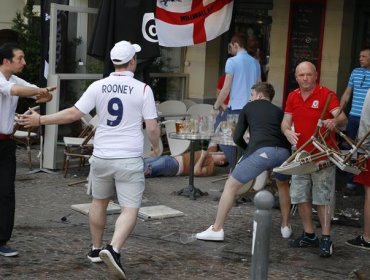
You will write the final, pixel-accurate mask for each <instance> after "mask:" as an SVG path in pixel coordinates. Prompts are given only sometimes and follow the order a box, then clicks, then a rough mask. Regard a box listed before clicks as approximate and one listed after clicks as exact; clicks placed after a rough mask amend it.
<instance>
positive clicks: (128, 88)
mask: <svg viewBox="0 0 370 280" xmlns="http://www.w3.org/2000/svg"><path fill="white" fill-rule="evenodd" d="M75 107H76V108H77V109H78V110H80V111H81V112H82V113H84V114H87V113H89V112H90V111H91V110H92V109H93V108H96V113H97V114H98V116H99V122H98V126H97V130H96V132H95V136H94V152H93V155H94V156H96V157H99V158H130V157H140V156H142V154H143V143H144V136H143V133H142V125H143V120H146V119H155V118H157V111H156V107H155V102H154V96H153V91H152V89H151V88H150V87H149V86H148V85H146V84H145V83H143V82H141V81H139V80H136V79H135V78H134V74H133V73H132V72H130V71H124V72H114V73H111V74H110V76H109V77H107V78H104V79H101V80H99V81H96V82H94V83H92V84H91V85H90V86H89V87H88V89H87V90H86V91H85V93H84V94H83V95H82V96H81V98H80V99H79V100H78V101H77V102H76V104H75Z"/></svg>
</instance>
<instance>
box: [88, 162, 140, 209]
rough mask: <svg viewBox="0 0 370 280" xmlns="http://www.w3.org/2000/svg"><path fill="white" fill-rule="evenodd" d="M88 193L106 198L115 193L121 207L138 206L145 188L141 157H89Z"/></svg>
mask: <svg viewBox="0 0 370 280" xmlns="http://www.w3.org/2000/svg"><path fill="white" fill-rule="evenodd" d="M89 161H90V174H89V187H88V191H87V192H88V194H89V195H92V196H93V197H94V198H97V199H108V198H110V197H112V196H113V195H114V191H116V193H117V198H118V202H119V204H120V206H121V207H129V208H140V206H141V199H142V196H143V192H144V189H145V178H144V163H143V159H142V158H141V157H137V158H127V159H101V158H97V157H94V156H92V157H91V158H90V160H89Z"/></svg>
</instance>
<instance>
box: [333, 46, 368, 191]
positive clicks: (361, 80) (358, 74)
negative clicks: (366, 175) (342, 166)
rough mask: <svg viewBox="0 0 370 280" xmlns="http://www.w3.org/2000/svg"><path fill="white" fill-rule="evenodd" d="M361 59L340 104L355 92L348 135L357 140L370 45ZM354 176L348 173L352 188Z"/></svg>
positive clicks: (352, 187) (361, 54) (361, 55)
mask: <svg viewBox="0 0 370 280" xmlns="http://www.w3.org/2000/svg"><path fill="white" fill-rule="evenodd" d="M359 61H360V66H361V67H358V68H355V69H353V71H352V73H351V76H350V77H349V81H348V85H347V88H346V89H345V91H344V93H343V95H342V97H341V100H340V105H341V106H342V107H343V105H344V104H345V103H347V102H348V101H349V100H350V98H351V95H352V94H353V97H352V106H351V111H350V112H349V116H348V124H347V129H346V131H347V135H348V136H349V137H350V138H351V139H353V140H355V139H356V136H357V132H358V127H359V123H360V117H361V112H362V107H363V105H364V100H365V97H366V93H367V91H368V89H369V88H370V47H365V48H363V49H362V50H361V51H360V56H359ZM352 178H353V175H351V174H348V177H347V188H348V189H350V190H353V189H355V188H356V185H355V184H354V183H353V181H352Z"/></svg>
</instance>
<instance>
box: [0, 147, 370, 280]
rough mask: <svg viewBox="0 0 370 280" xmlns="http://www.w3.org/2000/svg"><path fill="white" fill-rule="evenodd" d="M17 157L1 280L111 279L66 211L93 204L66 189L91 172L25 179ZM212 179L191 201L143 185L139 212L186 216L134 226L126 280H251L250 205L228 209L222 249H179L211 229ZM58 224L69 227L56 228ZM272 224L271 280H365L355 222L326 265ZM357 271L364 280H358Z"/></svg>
mask: <svg viewBox="0 0 370 280" xmlns="http://www.w3.org/2000/svg"><path fill="white" fill-rule="evenodd" d="M33 152H34V153H36V151H33ZM17 156H18V169H17V177H16V199H17V205H16V218H15V228H14V231H13V236H12V239H11V241H10V242H9V245H10V246H13V247H15V248H16V249H18V251H19V253H20V254H19V256H18V257H13V258H5V257H0V279H9V280H13V279H14V280H15V279H16V280H19V279H27V280H29V279H111V278H110V275H108V274H107V270H106V267H105V265H104V264H93V263H91V262H90V261H89V260H88V259H87V258H86V253H87V250H88V247H89V244H90V236H89V227H88V218H87V216H86V215H83V214H81V213H79V212H76V211H74V210H72V209H71V208H70V206H71V205H72V204H80V203H89V202H90V197H88V196H87V195H86V194H85V191H86V188H85V186H84V184H78V185H74V186H68V184H69V183H73V182H76V181H78V180H81V179H84V178H85V177H84V175H86V173H87V171H88V167H85V169H84V170H83V171H78V170H76V169H72V170H71V172H70V173H69V174H68V176H67V178H63V175H62V172H60V171H59V172H57V173H56V174H46V173H36V174H31V175H28V174H27V171H28V168H27V164H26V153H25V150H24V149H23V148H19V149H18V150H17ZM33 158H34V159H35V158H36V157H35V155H33ZM34 165H35V166H36V165H37V163H35V164H34ZM217 171H218V174H217V175H218V176H219V175H221V174H225V173H226V168H219V169H218V170H217ZM212 179H215V178H214V177H213V178H195V184H196V186H197V187H199V188H200V189H201V190H203V191H207V192H208V193H209V195H208V196H204V197H200V198H197V200H195V201H193V200H189V199H188V198H186V197H179V196H175V195H173V194H172V192H173V191H175V190H178V189H181V188H182V187H183V186H186V184H187V180H188V177H176V178H153V179H149V180H147V184H146V190H145V193H144V199H143V204H142V206H151V205H160V204H164V205H167V206H169V207H172V208H174V209H177V210H180V211H182V212H184V214H185V215H184V216H182V217H176V218H168V219H162V220H141V219H139V220H138V223H137V226H136V228H135V230H134V232H133V233H132V235H131V237H130V238H129V239H128V242H127V244H126V246H125V248H124V249H123V252H122V256H123V263H124V267H125V269H126V271H127V276H128V279H176V280H181V279H194V280H198V279H249V278H250V267H251V244H252V226H253V216H254V213H255V207H254V205H253V203H252V202H245V203H240V204H237V205H236V206H235V207H233V209H232V211H231V213H230V217H229V219H228V220H227V222H226V224H225V236H226V238H225V241H224V242H202V241H194V242H191V243H188V244H183V243H182V242H180V235H181V234H184V233H186V234H191V233H195V232H198V231H201V230H204V229H206V228H207V227H208V226H209V225H210V224H211V223H212V222H213V219H214V216H215V213H216V209H217V204H218V202H217V198H218V197H219V196H220V194H221V193H220V189H221V188H222V186H223V183H224V181H219V182H216V183H212V182H211V181H212ZM337 184H340V182H337ZM362 203H363V197H362V196H361V195H352V196H349V197H348V196H346V195H343V194H342V193H341V192H338V194H337V205H338V206H340V207H342V208H343V209H344V208H348V207H349V208H358V209H361V211H362ZM63 216H67V221H65V222H63V221H62V220H61V217H63ZM272 217H273V224H272V232H271V243H270V255H269V271H268V279H338V280H339V279H341V280H342V279H370V269H369V264H370V251H366V250H359V249H355V248H351V247H349V246H347V245H345V241H346V240H347V239H349V238H352V237H354V236H355V235H357V234H359V233H361V228H359V227H358V226H359V225H360V223H359V222H356V223H357V224H356V223H355V224H354V225H357V227H355V226H353V225H349V224H348V223H347V224H344V225H343V224H342V225H340V224H339V223H337V224H335V225H333V230H332V239H333V241H334V244H335V247H334V255H333V256H332V257H331V258H327V259H323V258H320V257H319V256H318V249H308V248H307V249H291V248H288V246H287V241H286V240H284V239H282V238H281V236H280V227H279V217H280V214H279V210H277V209H273V210H272ZM116 218H117V215H108V219H107V228H106V233H105V236H104V239H105V242H108V241H109V240H110V238H111V236H112V233H113V229H114V221H115V219H116ZM359 219H360V221H361V219H362V216H361V217H360V218H359ZM291 222H292V226H293V230H294V232H295V236H296V237H297V236H298V235H299V234H300V232H301V226H300V221H299V217H298V214H295V215H294V216H293V217H292V221H291ZM318 232H319V229H318ZM356 271H357V274H358V275H360V277H363V278H358V277H357V276H356V275H355V273H354V272H356Z"/></svg>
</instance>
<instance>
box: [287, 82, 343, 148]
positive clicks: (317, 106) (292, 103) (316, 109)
mask: <svg viewBox="0 0 370 280" xmlns="http://www.w3.org/2000/svg"><path fill="white" fill-rule="evenodd" d="M331 93H332V94H333V95H332V97H331V101H330V103H329V106H328V109H327V110H326V113H325V115H324V118H323V120H325V119H332V118H333V115H332V114H331V112H332V111H333V110H335V109H339V106H340V104H339V101H338V97H337V96H336V94H335V93H334V92H333V91H331V90H329V89H328V88H326V87H323V86H320V85H317V86H316V87H315V89H314V91H313V92H312V93H311V95H310V96H309V97H308V98H307V99H306V100H303V98H302V94H301V91H300V90H299V89H296V90H294V91H292V92H291V93H290V94H289V95H288V100H287V102H286V107H285V113H286V114H291V115H292V119H293V124H294V129H295V131H296V132H297V133H300V134H301V135H299V136H298V143H297V148H299V147H300V146H302V145H303V144H304V143H305V142H306V141H307V140H308V139H310V138H311V136H312V135H313V134H314V132H315V129H316V126H317V122H318V120H319V119H320V116H321V112H322V111H323V109H324V106H325V103H326V99H327V98H328V96H329V95H330V94H331ZM325 130H326V128H325V127H324V126H322V127H321V132H323V131H325ZM326 143H327V144H328V145H330V146H331V147H336V141H335V132H332V133H331V134H330V136H328V137H327V138H326ZM313 149H314V146H313V145H312V144H311V143H310V144H309V145H308V146H306V148H305V150H306V151H308V152H311V151H312V150H313Z"/></svg>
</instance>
